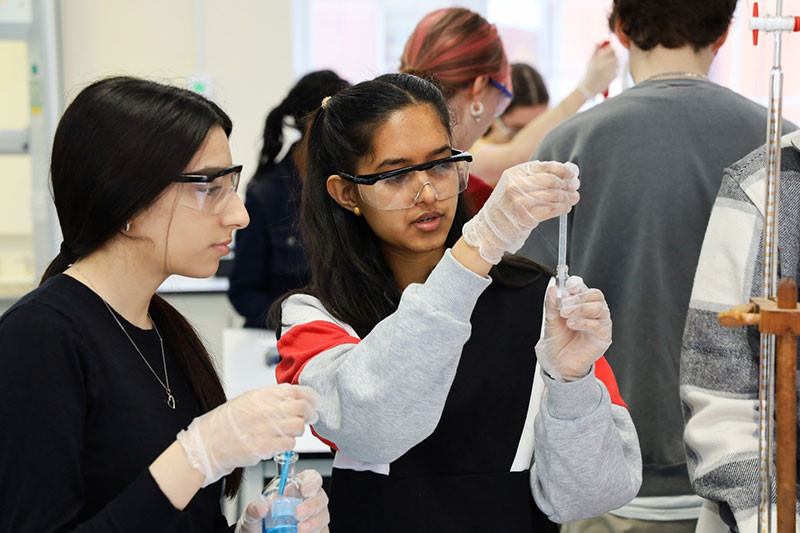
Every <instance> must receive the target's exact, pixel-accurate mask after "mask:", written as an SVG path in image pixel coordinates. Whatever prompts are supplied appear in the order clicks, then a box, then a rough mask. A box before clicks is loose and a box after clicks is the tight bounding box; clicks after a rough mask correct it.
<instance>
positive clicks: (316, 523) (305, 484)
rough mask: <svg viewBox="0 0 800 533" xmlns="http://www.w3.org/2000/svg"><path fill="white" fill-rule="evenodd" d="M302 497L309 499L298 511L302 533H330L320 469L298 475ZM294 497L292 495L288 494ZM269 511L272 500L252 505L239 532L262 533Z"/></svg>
mask: <svg viewBox="0 0 800 533" xmlns="http://www.w3.org/2000/svg"><path fill="white" fill-rule="evenodd" d="M297 478H298V479H299V480H300V495H301V496H302V497H303V498H304V499H305V501H304V502H303V503H301V504H300V505H298V506H297V507H296V508H295V510H294V516H295V518H297V519H298V520H300V523H298V524H297V531H298V532H299V533H327V532H328V523H329V522H330V520H331V516H330V514H329V512H328V495H327V494H325V491H324V490H322V476H321V475H320V473H319V472H317V471H316V470H305V471H303V472H300V474H298V476H297ZM287 495H288V496H292V495H291V494H287ZM268 510H269V501H268V500H267V499H266V498H264V497H263V496H260V497H258V498H257V499H255V500H253V501H252V502H250V504H249V505H248V506H247V508H246V509H245V510H244V512H243V513H242V516H241V517H239V521H238V522H237V523H236V530H235V533H261V519H262V518H264V517H265V516H266V514H267V511H268Z"/></svg>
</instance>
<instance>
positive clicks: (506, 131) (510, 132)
mask: <svg viewBox="0 0 800 533" xmlns="http://www.w3.org/2000/svg"><path fill="white" fill-rule="evenodd" d="M494 125H495V126H497V129H499V130H500V131H501V132H502V133H503V135H505V136H506V137H508V138H509V139H513V138H514V136H515V135H516V134H517V133H519V130H518V129H516V128H509V127H508V124H506V123H505V121H504V120H503V117H495V121H494Z"/></svg>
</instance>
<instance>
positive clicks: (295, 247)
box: [228, 70, 350, 328]
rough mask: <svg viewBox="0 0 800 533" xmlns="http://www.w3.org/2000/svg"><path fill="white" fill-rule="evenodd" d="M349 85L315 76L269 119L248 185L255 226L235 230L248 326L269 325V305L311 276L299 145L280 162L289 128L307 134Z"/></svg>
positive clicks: (237, 293)
mask: <svg viewBox="0 0 800 533" xmlns="http://www.w3.org/2000/svg"><path fill="white" fill-rule="evenodd" d="M349 85H350V84H349V83H347V82H346V81H345V80H343V79H341V78H340V77H339V76H337V75H336V73H335V72H332V71H330V70H320V71H317V72H311V73H309V74H306V75H305V76H303V77H302V78H300V80H299V81H298V82H297V84H296V85H295V86H294V87H292V90H290V91H289V94H287V95H286V98H284V99H283V101H282V102H281V103H280V104H279V105H277V106H276V107H275V108H274V109H273V110H272V111H270V112H269V114H268V115H267V120H266V121H265V123H264V144H263V146H262V148H261V154H260V157H259V161H258V168H257V169H256V172H255V174H254V175H253V179H251V180H250V183H249V184H248V186H247V196H246V199H245V206H246V207H247V212H248V213H249V214H250V225H249V226H247V227H246V228H242V229H241V230H239V231H237V232H236V251H235V256H234V258H233V269H232V270H231V275H230V289H229V290H228V298H230V301H231V303H232V304H233V306H234V308H236V311H238V312H239V314H241V315H242V316H244V317H245V324H244V325H245V327H260V328H263V327H266V323H267V311H268V310H269V306H270V305H272V303H273V302H274V301H275V300H277V299H278V298H279V297H280V296H281V295H283V294H284V293H285V292H286V291H289V290H292V289H297V288H299V287H303V286H304V285H305V284H306V283H308V280H309V279H310V277H311V273H310V271H309V269H308V258H307V257H306V254H305V253H304V252H303V247H302V246H301V243H300V234H299V233H300V232H299V228H298V220H299V218H300V193H301V190H302V183H301V181H300V174H299V173H298V171H297V167H296V166H295V163H294V155H295V150H296V146H297V142H295V143H294V144H292V146H291V147H290V148H289V150H288V151H286V153H285V154H284V155H283V156H282V157H280V159H279V156H280V155H281V152H282V151H283V149H284V144H285V142H286V140H285V139H284V127H292V128H294V129H296V130H298V131H300V132H301V133H302V131H303V129H304V128H303V124H304V119H305V117H306V115H308V114H309V113H311V112H312V111H314V110H315V109H316V108H317V107H318V106H319V103H320V101H321V100H322V99H323V98H324V97H326V96H330V95H331V94H335V93H336V92H337V91H339V90H341V89H343V88H345V87H348V86H349Z"/></svg>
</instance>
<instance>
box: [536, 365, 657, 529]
mask: <svg viewBox="0 0 800 533" xmlns="http://www.w3.org/2000/svg"><path fill="white" fill-rule="evenodd" d="M544 379H545V382H546V389H545V396H544V398H543V402H542V409H541V411H540V412H539V414H538V415H537V418H536V422H535V426H534V428H535V430H534V431H535V442H536V444H535V446H536V447H535V457H536V462H535V464H534V467H533V469H532V470H531V484H532V488H533V495H534V499H535V500H536V503H537V504H538V505H539V508H540V509H542V511H543V512H544V513H545V514H546V515H547V516H548V518H550V520H552V521H554V522H558V523H564V522H569V521H574V520H580V519H583V518H589V517H593V516H598V515H600V514H602V513H604V512H607V511H610V510H613V509H616V508H618V507H621V506H622V505H624V504H626V503H628V502H629V501H630V500H631V499H633V497H634V496H635V495H636V493H637V492H638V490H639V487H640V486H641V482H642V459H641V452H640V450H639V442H638V438H637V436H636V429H635V428H634V426H633V421H632V420H631V418H630V415H629V414H628V412H627V409H625V408H623V407H621V406H617V405H612V403H611V401H610V398H609V393H608V391H607V390H606V388H605V386H603V384H602V383H601V382H600V381H599V380H597V379H596V378H595V377H594V372H592V373H590V375H589V376H587V377H585V378H583V379H581V380H578V381H575V382H572V383H556V382H555V381H553V380H552V379H550V378H547V377H545V378H544Z"/></svg>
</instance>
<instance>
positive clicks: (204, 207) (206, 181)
mask: <svg viewBox="0 0 800 533" xmlns="http://www.w3.org/2000/svg"><path fill="white" fill-rule="evenodd" d="M241 175H242V165H233V166H230V167H227V168H223V169H222V170H219V171H214V172H210V173H208V174H201V173H197V174H180V175H179V176H178V177H177V178H175V180H174V181H176V182H178V183H179V184H180V187H179V191H178V199H179V201H180V203H181V205H185V206H186V207H190V208H192V209H196V210H198V211H203V212H204V213H212V214H215V215H216V214H219V213H221V212H222V210H224V209H225V206H227V205H228V202H229V201H230V200H231V198H233V195H235V194H236V191H237V190H238V189H239V178H240V176H241Z"/></svg>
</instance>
